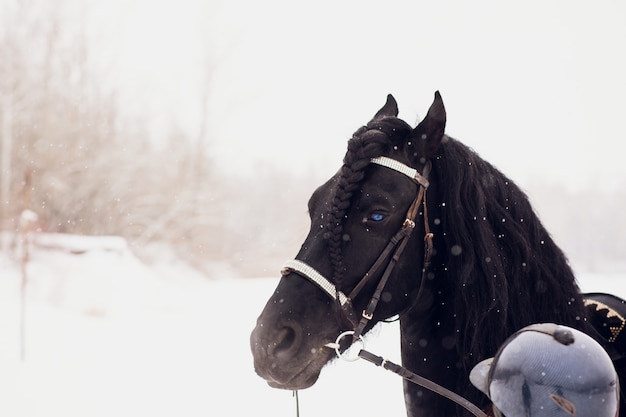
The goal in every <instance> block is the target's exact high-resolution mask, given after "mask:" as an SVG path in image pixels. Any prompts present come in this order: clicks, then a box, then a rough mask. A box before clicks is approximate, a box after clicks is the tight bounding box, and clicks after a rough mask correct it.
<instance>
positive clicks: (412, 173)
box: [281, 156, 487, 417]
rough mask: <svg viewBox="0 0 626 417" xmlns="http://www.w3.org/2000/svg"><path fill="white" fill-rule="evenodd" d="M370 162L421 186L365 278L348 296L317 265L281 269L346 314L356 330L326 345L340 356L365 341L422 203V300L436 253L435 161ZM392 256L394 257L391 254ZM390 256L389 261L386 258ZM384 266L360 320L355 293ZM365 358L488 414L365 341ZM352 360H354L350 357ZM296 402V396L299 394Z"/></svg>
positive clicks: (289, 265) (384, 159) (476, 412)
mask: <svg viewBox="0 0 626 417" xmlns="http://www.w3.org/2000/svg"><path fill="white" fill-rule="evenodd" d="M370 162H371V163H373V164H376V165H380V166H383V167H386V168H389V169H392V170H394V171H397V172H399V173H401V174H404V175H406V176H407V177H409V178H410V179H411V180H412V181H413V182H415V183H416V184H417V185H418V186H419V190H418V191H417V195H416V196H415V199H414V200H413V202H412V203H411V205H410V206H409V209H408V210H407V213H406V218H405V220H404V222H403V223H402V226H401V227H400V229H399V230H398V231H397V232H396V234H394V235H393V237H392V238H391V239H390V240H389V243H388V244H387V246H386V247H385V249H383V251H382V252H381V253H380V255H379V256H378V258H377V259H376V261H375V262H374V263H373V264H372V266H371V267H370V268H369V270H368V271H367V272H366V273H365V275H364V276H363V278H361V280H360V281H359V282H358V283H357V285H356V286H355V287H354V288H353V289H352V291H351V292H350V293H349V294H348V295H346V294H344V293H343V292H342V291H341V290H340V289H339V288H338V287H337V285H335V284H334V283H333V282H331V281H330V280H329V279H327V278H326V277H324V276H323V275H322V274H320V273H319V272H318V271H317V270H315V268H313V267H311V266H310V265H308V264H307V263H305V262H303V261H300V260H298V259H294V260H290V261H287V262H286V263H285V264H284V266H283V268H282V269H281V274H282V275H283V276H286V275H289V274H290V273H292V272H295V273H297V274H298V275H300V276H302V277H304V278H306V279H308V280H309V281H311V282H312V283H313V284H315V285H317V286H318V287H319V288H320V289H322V290H323V291H324V292H325V293H326V294H327V295H328V296H329V297H330V298H331V299H332V300H333V301H334V302H335V303H337V304H338V305H339V306H340V309H339V310H340V311H341V312H342V313H343V315H344V316H345V317H346V318H347V319H348V321H349V322H350V323H351V325H352V327H353V330H349V331H345V332H343V333H341V334H340V335H339V336H338V337H337V340H336V341H335V343H328V344H326V345H325V346H326V347H329V348H333V349H335V351H336V353H337V356H339V357H341V350H340V349H341V347H340V343H339V342H340V341H341V340H342V339H343V338H344V337H346V336H350V335H351V336H352V344H354V343H355V342H356V341H361V342H362V343H363V338H362V334H363V331H364V330H365V327H366V326H367V324H368V323H369V322H370V320H372V318H373V317H374V312H375V310H376V306H377V305H378V301H379V300H380V297H381V295H382V292H383V290H384V288H385V285H386V284H387V281H388V280H389V277H390V276H391V273H392V272H393V269H394V267H395V266H396V264H397V262H398V260H399V259H400V255H402V252H403V251H404V248H405V247H406V245H407V243H408V240H409V238H410V237H411V234H412V232H413V229H415V218H416V217H417V213H418V211H419V207H420V206H423V217H424V263H423V268H422V279H421V282H420V288H419V290H418V293H417V297H416V299H419V296H420V294H421V292H422V288H423V285H424V278H425V277H426V273H427V270H428V266H429V264H430V259H431V257H432V253H433V237H434V235H433V233H432V232H431V231H430V225H429V223H428V207H427V204H426V190H427V189H428V186H429V185H430V184H429V182H428V175H429V174H430V170H431V169H432V164H431V162H430V161H427V162H426V165H425V166H424V170H423V172H422V173H419V172H418V171H417V170H416V169H414V168H411V167H409V166H408V165H405V164H403V163H402V162H399V161H396V160H395V159H392V158H388V157H385V156H380V157H377V158H372V159H371V160H370ZM390 255H391V258H389V256H390ZM387 259H389V261H388V262H387V263H386V266H385V261H386V260H387ZM383 267H384V268H385V270H384V272H383V274H382V276H381V278H380V280H379V281H378V285H377V286H376V290H375V291H374V294H373V295H372V297H371V298H370V301H369V302H368V303H367V306H366V308H365V309H364V310H363V312H362V313H361V315H360V319H359V320H358V321H357V319H356V317H357V314H356V312H355V311H354V307H353V302H352V300H354V299H355V298H356V296H357V295H358V294H359V293H360V292H361V290H362V289H363V288H364V287H365V285H366V284H367V283H368V282H370V281H371V280H372V279H373V277H375V276H377V275H378V273H379V272H380V270H381V269H382V268H383ZM358 358H362V359H365V360H367V361H369V362H371V363H373V364H375V365H377V366H381V367H383V368H385V369H387V370H389V371H391V372H394V373H396V374H398V375H400V376H401V377H403V378H404V379H406V380H408V381H411V382H413V383H415V384H417V385H420V386H422V387H424V388H427V389H429V390H431V391H433V392H436V393H438V394H439V395H442V396H444V397H446V398H448V399H449V400H451V401H454V402H455V403H457V404H458V405H460V406H462V407H464V408H465V409H466V410H468V411H469V412H471V413H472V414H474V415H475V416H477V417H487V416H486V414H485V413H484V412H483V411H482V410H480V409H479V408H478V407H476V406H475V405H474V404H472V403H471V402H470V401H468V400H466V399H465V398H463V397H461V396H460V395H458V394H456V393H454V392H452V391H450V390H448V389H446V388H444V387H442V386H440V385H439V384H437V383H435V382H433V381H431V380H429V379H426V378H424V377H422V376H419V375H417V374H415V373H413V372H411V371H409V370H408V369H406V368H404V367H402V366H400V365H396V364H395V363H393V362H391V361H389V360H387V359H384V358H382V357H380V356H376V355H374V354H372V353H371V352H368V351H366V350H365V344H364V343H363V349H361V350H360V351H359V353H358V357H356V358H355V359H358ZM348 360H353V359H348ZM296 404H297V397H296Z"/></svg>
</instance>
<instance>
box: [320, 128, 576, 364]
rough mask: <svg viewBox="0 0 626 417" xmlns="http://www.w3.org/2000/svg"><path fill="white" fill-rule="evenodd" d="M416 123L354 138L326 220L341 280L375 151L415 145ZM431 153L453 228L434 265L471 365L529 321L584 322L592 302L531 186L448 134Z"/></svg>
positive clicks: (444, 217)
mask: <svg viewBox="0 0 626 417" xmlns="http://www.w3.org/2000/svg"><path fill="white" fill-rule="evenodd" d="M410 131H411V128H410V126H409V125H408V124H407V123H405V122H404V121H402V120H400V119H398V118H396V117H384V118H379V119H374V120H373V121H372V122H370V123H369V124H368V125H367V126H364V127H362V128H360V129H359V130H357V131H356V132H355V134H354V135H353V137H352V139H350V141H349V142H348V151H347V153H346V155H345V157H344V164H343V165H342V167H341V169H340V172H339V176H338V177H337V180H336V181H337V182H336V187H335V192H334V196H333V199H332V203H331V208H330V211H329V213H328V223H327V227H328V229H327V230H328V232H327V236H326V237H327V238H328V240H329V248H330V256H331V261H332V264H333V268H334V280H335V282H337V283H341V278H342V276H343V272H344V266H343V261H342V255H341V246H342V236H343V220H344V218H345V215H346V213H347V211H348V209H349V208H350V202H351V198H352V196H353V193H354V192H355V191H356V190H358V189H359V186H360V183H361V182H362V180H363V179H364V177H365V168H366V167H367V166H368V164H369V163H370V158H372V157H376V156H381V155H384V154H388V153H389V151H390V149H391V147H393V146H414V145H411V144H410V143H409V144H407V143H406V140H407V137H408V135H409V134H410ZM432 159H433V175H435V176H436V177H437V178H438V181H439V184H440V185H439V188H440V192H441V198H442V203H441V219H440V221H441V225H442V230H444V231H445V233H444V236H437V237H436V238H435V239H444V241H445V242H444V244H443V247H444V250H443V253H440V254H439V255H437V256H436V259H434V261H433V264H432V266H431V267H432V268H433V272H434V273H435V274H438V275H443V276H444V277H445V278H444V282H445V283H446V284H445V285H448V286H450V287H451V288H449V289H450V290H451V291H453V293H454V296H453V301H454V309H455V313H456V326H457V327H456V329H457V330H458V334H459V335H461V336H460V339H459V340H458V343H457V350H458V352H459V355H460V356H461V358H462V362H463V365H464V367H465V368H466V369H469V367H471V366H472V365H473V364H474V363H476V362H477V361H478V360H480V359H483V358H486V357H489V356H491V355H493V354H494V353H495V352H496V350H497V348H498V347H499V345H500V344H501V343H502V342H503V341H504V340H505V339H506V338H507V337H508V336H510V335H511V334H512V333H513V332H514V331H516V330H518V329H520V328H521V327H523V326H525V325H527V324H531V323H537V322H542V321H550V322H557V323H561V324H568V325H570V326H573V327H578V328H584V327H585V326H586V323H585V319H584V317H585V313H584V307H583V304H582V299H581V295H580V292H579V288H578V286H577V284H576V281H575V278H574V274H573V271H572V270H571V268H570V267H569V264H568V261H567V259H566V257H565V255H564V254H563V252H562V251H561V250H560V249H559V248H558V247H557V245H556V244H555V243H554V241H553V240H552V238H551V236H550V235H549V233H548V232H547V231H546V229H545V228H544V227H543V225H542V224H541V222H540V220H539V218H538V217H537V215H536V214H535V213H534V211H533V209H532V207H531V205H530V203H529V201H528V197H527V196H526V195H525V193H524V192H523V191H522V190H521V189H520V188H519V187H518V186H516V185H515V184H514V183H513V182H512V181H510V180H509V179H508V178H507V177H506V176H504V175H503V174H502V173H501V172H500V171H498V170H497V169H496V168H494V167H493V166H492V165H491V164H489V163H488V162H486V161H484V160H483V159H482V158H480V157H479V156H478V155H477V154H476V153H475V152H474V151H472V150H471V149H470V148H468V147H467V146H465V145H463V144H462V143H460V142H458V141H456V140H454V139H452V138H449V137H447V136H446V137H444V141H443V143H442V145H441V146H440V148H439V151H438V153H437V154H436V155H435V156H434V157H433V158H432ZM440 248H441V246H440ZM453 248H454V250H453ZM555 294H558V295H559V296H558V297H555V296H554V295H555Z"/></svg>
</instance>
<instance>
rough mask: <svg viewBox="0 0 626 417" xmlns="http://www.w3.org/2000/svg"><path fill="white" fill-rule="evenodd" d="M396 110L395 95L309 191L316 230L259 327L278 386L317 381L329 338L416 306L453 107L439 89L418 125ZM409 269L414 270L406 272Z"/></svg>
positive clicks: (261, 350) (260, 357)
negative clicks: (435, 171)
mask: <svg viewBox="0 0 626 417" xmlns="http://www.w3.org/2000/svg"><path fill="white" fill-rule="evenodd" d="M397 115H398V107H397V104H396V101H395V100H394V98H393V97H392V96H391V95H389V96H388V98H387V102H386V103H385V105H384V106H383V107H382V108H381V109H380V110H379V111H378V112H377V113H376V114H375V116H374V117H373V118H372V120H371V121H370V122H369V123H368V124H367V125H365V126H363V127H361V128H360V129H358V130H357V131H356V132H355V134H354V135H353V137H352V139H350V140H349V141H348V150H347V152H346V155H345V157H344V161H343V165H342V166H341V168H340V169H339V171H338V172H337V173H336V174H335V175H334V176H333V177H332V178H330V179H329V180H328V181H327V182H326V183H324V184H323V185H321V186H320V187H319V188H318V189H317V190H316V191H315V192H314V193H313V195H312V196H311V198H310V200H309V203H308V209H309V215H310V221H311V228H310V231H309V233H308V236H307V238H306V239H305V241H304V243H303V244H302V247H301V248H300V251H299V252H298V254H297V256H296V258H295V259H296V261H295V263H294V262H291V263H289V264H288V266H287V268H285V269H284V270H283V276H282V278H281V280H280V282H279V283H278V286H277V288H276V290H275V291H274V293H273V295H272V296H271V298H270V299H269V300H268V302H267V304H266V306H265V308H264V309H263V311H262V313H261V315H260V316H259V318H258V320H257V325H256V327H255V329H254V330H253V332H252V335H251V349H252V353H253V356H254V365H255V370H256V372H257V373H258V374H259V375H260V376H261V377H263V378H264V379H265V380H266V381H267V382H268V384H269V385H270V386H273V387H276V388H283V389H290V390H294V389H303V388H307V387H309V386H311V385H313V384H314V383H315V381H316V380H317V378H318V376H319V374H320V371H321V369H322V368H323V366H324V365H325V364H326V363H327V362H329V361H330V360H331V359H332V358H333V357H334V351H333V350H332V349H329V348H328V347H326V345H327V344H329V343H331V342H333V341H335V339H336V338H337V336H338V335H339V334H340V333H342V332H343V331H345V330H356V331H357V332H358V334H361V333H363V332H367V331H368V330H369V329H371V328H372V327H373V326H374V325H375V324H376V323H377V322H379V321H381V320H385V319H388V318H390V317H392V316H395V315H397V314H400V313H402V312H403V311H406V310H407V309H409V308H411V307H412V305H413V303H414V300H416V299H417V295H418V293H419V291H420V287H421V282H422V280H423V279H427V278H426V275H424V276H423V274H422V271H423V270H424V268H425V265H424V262H425V261H427V259H428V258H429V254H428V253H425V252H426V251H428V245H425V244H424V242H425V240H424V239H423V237H425V236H428V235H430V233H431V228H432V231H434V232H435V234H436V233H437V228H438V224H437V221H432V219H436V214H437V210H438V207H436V206H432V207H430V206H429V205H428V203H427V201H428V199H426V195H431V194H433V193H435V194H436V193H437V189H436V186H430V187H429V185H430V184H433V183H434V182H433V181H429V179H428V178H426V177H427V175H428V171H429V169H430V164H431V159H432V158H434V157H436V155H437V152H438V150H439V148H440V145H441V142H442V140H444V138H445V137H444V127H445V122H446V113H445V108H444V106H443V101H442V100H441V96H440V95H439V93H438V92H437V93H435V99H434V102H433V104H432V105H431V107H430V109H429V111H428V113H427V115H426V117H425V118H424V120H423V121H422V122H421V123H419V124H418V126H417V127H415V128H411V127H410V126H409V125H408V124H407V123H405V122H404V121H402V120H400V119H399V118H398V117H397ZM428 212H430V213H431V221H429V220H428V216H427V213H428ZM410 235H414V236H413V237H412V238H410V239H409V236H410ZM427 241H428V237H427ZM400 247H402V249H401V250H399V249H398V248H400ZM402 251H404V255H402V256H399V255H400V252H402ZM406 276H411V277H412V279H406V278H404V279H400V278H399V277H406ZM381 282H382V283H381ZM372 300H375V302H373V301H372ZM372 304H374V305H373V306H372ZM362 312H363V313H362ZM359 326H360V327H359ZM357 329H358V330H357Z"/></svg>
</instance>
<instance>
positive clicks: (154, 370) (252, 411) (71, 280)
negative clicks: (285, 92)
mask: <svg viewBox="0 0 626 417" xmlns="http://www.w3.org/2000/svg"><path fill="white" fill-rule="evenodd" d="M44 238H45V239H49V240H48V241H47V242H43V241H39V246H38V247H37V248H35V249H33V251H32V253H31V260H30V262H29V263H28V267H27V276H28V279H29V281H28V286H27V297H26V303H25V312H26V315H25V321H24V329H25V339H24V342H25V343H24V360H23V361H22V360H21V359H20V351H21V343H20V323H21V315H20V311H21V301H20V280H21V272H20V265H19V263H18V262H17V260H16V259H15V254H13V255H12V256H11V257H9V256H7V255H6V254H4V255H2V254H0V416H11V417H19V416H28V417H35V416H46V417H50V416H63V417H72V416H77V417H78V416H80V417H85V416H116V417H123V416H150V417H157V416H186V417H187V416H222V415H224V416H245V415H254V416H272V417H280V416H290V417H291V416H295V415H296V407H295V399H294V398H293V394H292V393H291V392H287V391H280V390H274V389H271V388H269V387H268V386H267V385H266V384H265V383H264V382H263V381H262V380H261V379H260V378H259V377H257V376H256V375H255V373H254V370H253V367H252V357H251V354H250V351H249V347H248V345H249V343H248V338H249V334H250V331H251V330H252V328H253V326H254V323H255V320H256V317H257V315H258V314H259V312H260V311H261V308H262V307H263V305H264V303H265V301H266V300H267V298H268V297H269V295H270V294H271V292H272V291H273V288H274V286H275V285H276V283H277V280H278V278H277V277H278V274H277V277H275V278H259V279H247V280H246V279H220V277H213V278H212V279H211V278H207V277H205V276H202V275H200V274H198V273H197V272H195V271H194V270H192V269H190V268H188V267H187V266H185V265H184V264H182V263H180V262H178V261H177V260H176V259H174V258H173V257H171V256H168V255H167V253H165V252H164V253H163V254H162V256H159V257H158V261H157V262H155V263H154V264H151V265H146V264H144V263H142V262H140V261H139V260H138V259H137V258H136V257H135V256H134V255H133V254H132V252H131V251H130V250H129V249H128V248H127V246H126V244H125V242H124V241H123V240H121V239H118V238H84V237H71V236H64V237H59V236H45V235H43V236H40V237H39V239H44ZM624 278H626V277H624ZM581 286H582V288H583V290H585V291H596V290H604V291H610V292H613V293H615V294H618V295H621V296H622V297H626V279H622V278H620V277H619V276H615V277H611V276H606V275H604V276H596V275H593V274H583V276H582V277H581ZM374 333H377V334H376V335H373V336H371V337H368V339H367V340H368V349H369V350H371V351H372V352H374V353H377V354H380V355H383V356H385V357H387V358H389V359H391V360H393V361H396V362H399V349H398V329H397V327H396V326H395V325H393V324H391V325H384V326H381V327H379V328H377V329H375V330H374ZM363 392H365V393H367V394H366V395H363ZM374 395H375V396H374ZM299 398H300V415H301V416H303V417H306V416H318V415H322V413H323V414H324V415H327V416H338V415H340V414H344V415H345V414H348V413H350V414H354V415H359V416H362V417H367V416H380V415H386V416H403V415H405V414H404V404H403V396H402V388H401V381H400V378H399V377H397V376H395V375H393V374H391V373H389V372H387V371H384V370H382V369H380V368H376V367H374V366H372V365H371V364H369V363H365V362H363V361H358V362H353V363H348V362H341V361H339V362H336V363H333V364H332V365H330V366H328V367H327V368H326V369H325V370H324V371H323V372H322V375H321V377H320V380H319V381H318V383H317V384H316V385H315V386H314V387H312V388H310V389H308V390H304V391H301V392H300V393H299Z"/></svg>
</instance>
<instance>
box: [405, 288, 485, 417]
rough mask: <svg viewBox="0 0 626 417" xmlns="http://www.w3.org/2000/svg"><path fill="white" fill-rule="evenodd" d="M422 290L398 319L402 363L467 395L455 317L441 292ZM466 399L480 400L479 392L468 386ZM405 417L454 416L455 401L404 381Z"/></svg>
mask: <svg viewBox="0 0 626 417" xmlns="http://www.w3.org/2000/svg"><path fill="white" fill-rule="evenodd" d="M435 293H437V291H436V290H434V291H430V292H426V293H425V294H424V296H425V298H424V299H423V300H421V301H423V304H422V305H421V308H420V306H417V308H414V309H412V310H411V311H410V312H408V313H407V314H405V315H404V316H403V317H402V318H401V320H400V340H401V349H402V363H403V365H404V366H405V367H406V368H408V369H409V370H411V371H413V372H415V373H417V374H419V375H421V376H423V377H425V378H428V379H430V380H432V381H434V382H436V383H438V384H439V385H442V386H444V387H446V388H448V389H450V390H452V391H454V392H456V393H458V394H460V395H463V396H465V395H467V392H466V391H465V389H466V388H467V387H468V386H469V376H468V372H467V371H466V370H465V369H463V367H462V365H461V362H462V358H460V357H459V354H458V350H457V337H456V336H457V334H456V333H457V332H456V330H455V316H454V311H453V309H452V306H451V305H450V303H448V302H447V300H445V299H444V295H439V296H437V295H434V294H435ZM469 390H470V391H469V392H470V393H472V394H473V395H472V398H468V399H470V401H474V402H481V401H484V398H482V394H480V393H479V392H478V391H477V390H474V389H473V388H471V387H469ZM404 393H405V401H406V407H407V414H408V416H409V417H418V416H431V415H457V413H458V408H457V407H456V406H455V404H454V403H453V402H452V401H451V400H449V399H447V398H444V397H442V396H440V395H438V394H435V393H432V392H430V391H428V390H426V389H424V388H421V387H419V386H417V385H414V384H412V383H410V382H405V384H404Z"/></svg>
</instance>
